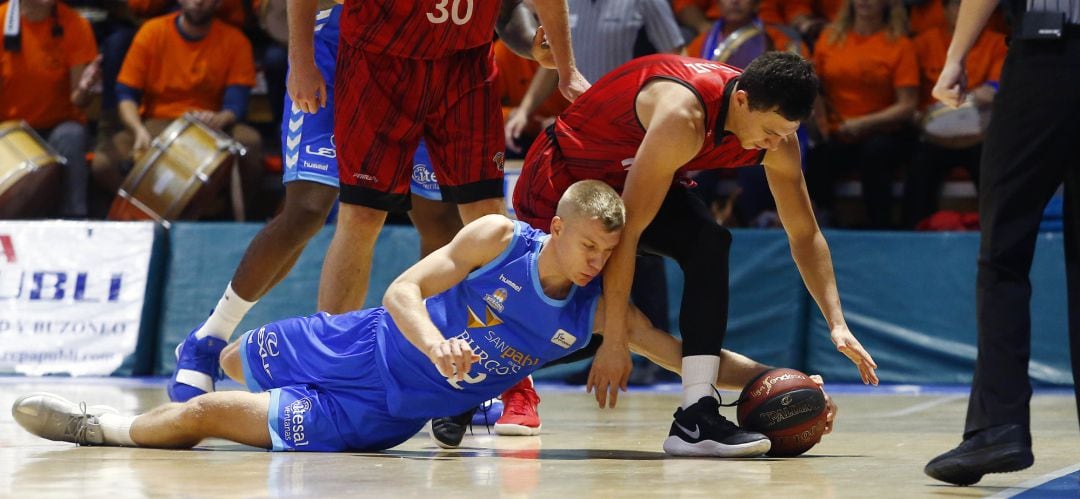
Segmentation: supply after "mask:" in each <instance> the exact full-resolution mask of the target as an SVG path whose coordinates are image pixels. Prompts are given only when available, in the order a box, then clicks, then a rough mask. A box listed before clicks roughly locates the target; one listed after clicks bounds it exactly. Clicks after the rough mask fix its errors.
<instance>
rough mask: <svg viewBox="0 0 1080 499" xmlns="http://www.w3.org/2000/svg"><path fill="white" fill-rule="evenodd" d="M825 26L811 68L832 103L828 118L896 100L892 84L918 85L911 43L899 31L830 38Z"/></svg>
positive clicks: (835, 121) (836, 121)
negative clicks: (897, 34) (893, 34)
mask: <svg viewBox="0 0 1080 499" xmlns="http://www.w3.org/2000/svg"><path fill="white" fill-rule="evenodd" d="M831 33H832V28H827V29H826V30H825V32H823V33H822V34H821V38H819V39H818V43H817V46H816V47H815V49H814V68H815V69H816V70H817V74H818V77H819V78H820V79H821V86H822V88H823V89H824V91H825V95H826V101H827V102H828V104H829V105H830V106H831V109H830V111H832V112H831V113H830V116H829V122H830V124H831V125H833V126H836V125H839V120H842V119H850V118H856V117H859V116H866V115H868V114H871V113H875V112H877V111H881V110H882V109H885V108H887V107H889V106H891V105H893V104H894V103H896V89H898V88H904V87H915V88H917V87H918V86H919V64H918V62H916V59H915V46H914V44H913V43H912V41H911V39H910V38H908V37H906V36H902V37H899V38H897V39H895V40H890V39H889V37H888V35H887V34H886V32H885V30H881V31H878V32H877V33H874V34H872V35H870V36H862V35H859V34H856V33H854V32H848V34H847V37H846V38H845V39H844V40H843V41H841V42H839V43H836V44H830V43H829V36H830V34H831Z"/></svg>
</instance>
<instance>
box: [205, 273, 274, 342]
mask: <svg viewBox="0 0 1080 499" xmlns="http://www.w3.org/2000/svg"><path fill="white" fill-rule="evenodd" d="M257 302H258V300H255V301H247V300H245V299H243V298H240V297H239V296H237V295H236V291H233V288H232V282H229V285H228V286H226V287H225V294H224V295H221V299H220V300H218V303H217V306H216V307H214V313H212V314H210V318H209V319H206V323H205V324H203V327H201V328H199V330H198V331H196V332H195V338H196V339H200V340H201V339H203V338H205V337H207V336H213V337H215V338H218V339H221V340H224V341H229V338H231V337H232V334H233V331H235V330H236V326H237V325H238V324H240V321H241V320H243V319H244V316H245V315H247V313H248V310H251V307H253V306H255V304H256V303H257Z"/></svg>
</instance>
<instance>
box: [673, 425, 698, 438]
mask: <svg viewBox="0 0 1080 499" xmlns="http://www.w3.org/2000/svg"><path fill="white" fill-rule="evenodd" d="M675 426H678V427H679V429H680V430H682V431H683V433H685V434H686V436H688V437H690V438H692V439H694V440H697V439H698V437H700V436H701V428H699V427H698V425H696V424H695V425H694V431H690V430H687V429H686V427H685V426H683V425H681V424H679V423H675Z"/></svg>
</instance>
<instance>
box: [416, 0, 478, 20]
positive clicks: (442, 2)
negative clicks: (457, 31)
mask: <svg viewBox="0 0 1080 499" xmlns="http://www.w3.org/2000/svg"><path fill="white" fill-rule="evenodd" d="M448 3H450V0H439V3H437V4H435V11H436V13H432V12H428V13H427V18H428V21H431V22H432V23H434V24H442V23H444V22H446V20H447V19H449V20H451V21H453V22H454V24H456V25H458V26H461V25H462V24H465V23H467V22H469V19H471V18H472V9H473V0H454V3H453V5H451V6H450V10H449V11H447V10H446V4H448ZM462 3H464V4H465V14H464V15H462V16H460V17H459V16H458V14H459V13H460V12H461V4H462Z"/></svg>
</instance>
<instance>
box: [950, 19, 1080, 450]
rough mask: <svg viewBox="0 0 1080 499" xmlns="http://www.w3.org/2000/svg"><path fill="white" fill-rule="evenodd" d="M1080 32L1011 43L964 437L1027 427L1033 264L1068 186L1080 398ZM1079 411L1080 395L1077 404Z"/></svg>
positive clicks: (990, 136) (984, 195)
mask: <svg viewBox="0 0 1080 499" xmlns="http://www.w3.org/2000/svg"><path fill="white" fill-rule="evenodd" d="M1078 31H1080V30H1072V31H1071V32H1070V33H1069V35H1068V36H1066V38H1065V39H1062V40H1056V41H1049V42H1048V41H1037V42H1034V41H1025V40H1014V41H1013V42H1012V43H1011V44H1010V47H1009V53H1008V57H1007V58H1006V59H1005V66H1004V70H1003V74H1002V78H1001V91H1000V92H999V93H998V95H997V97H996V98H995V101H994V109H993V115H992V120H991V123H990V128H989V130H988V131H987V138H986V142H985V145H984V147H983V155H982V174H981V176H980V184H979V187H980V188H979V192H980V199H979V215H980V219H981V225H982V239H981V244H980V248H979V270H978V281H977V284H976V288H977V290H976V310H977V311H976V313H977V315H978V329H979V338H978V343H979V355H978V360H977V362H976V367H975V379H974V383H973V385H972V387H971V398H970V400H969V402H968V413H967V423H966V427H965V435H970V434H971V433H972V432H975V431H977V430H981V429H985V428H987V427H990V426H996V425H1001V424H1010V423H1016V424H1021V425H1024V426H1026V427H1030V408H1029V402H1030V399H1031V383H1030V380H1029V378H1028V361H1029V360H1030V357H1031V310H1030V301H1031V281H1030V280H1029V277H1028V272H1029V271H1030V270H1031V259H1032V256H1033V254H1034V252H1035V241H1036V236H1037V234H1038V229H1039V222H1040V220H1041V219H1042V213H1043V209H1044V208H1045V206H1046V204H1047V202H1048V201H1049V200H1050V198H1051V197H1052V196H1053V194H1054V192H1055V190H1056V189H1057V188H1058V186H1059V185H1061V183H1062V182H1064V183H1065V272H1066V276H1067V280H1068V286H1067V287H1068V307H1069V343H1070V350H1071V356H1072V371H1073V378H1074V380H1076V381H1077V387H1078V388H1077V390H1078V395H1080V239H1078V238H1080V157H1078V155H1080V150H1078V148H1077V147H1076V145H1077V143H1078V142H1080V83H1078V82H1080V33H1078ZM1077 404H1078V406H1077V407H1078V409H1080V396H1078V399H1077Z"/></svg>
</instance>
